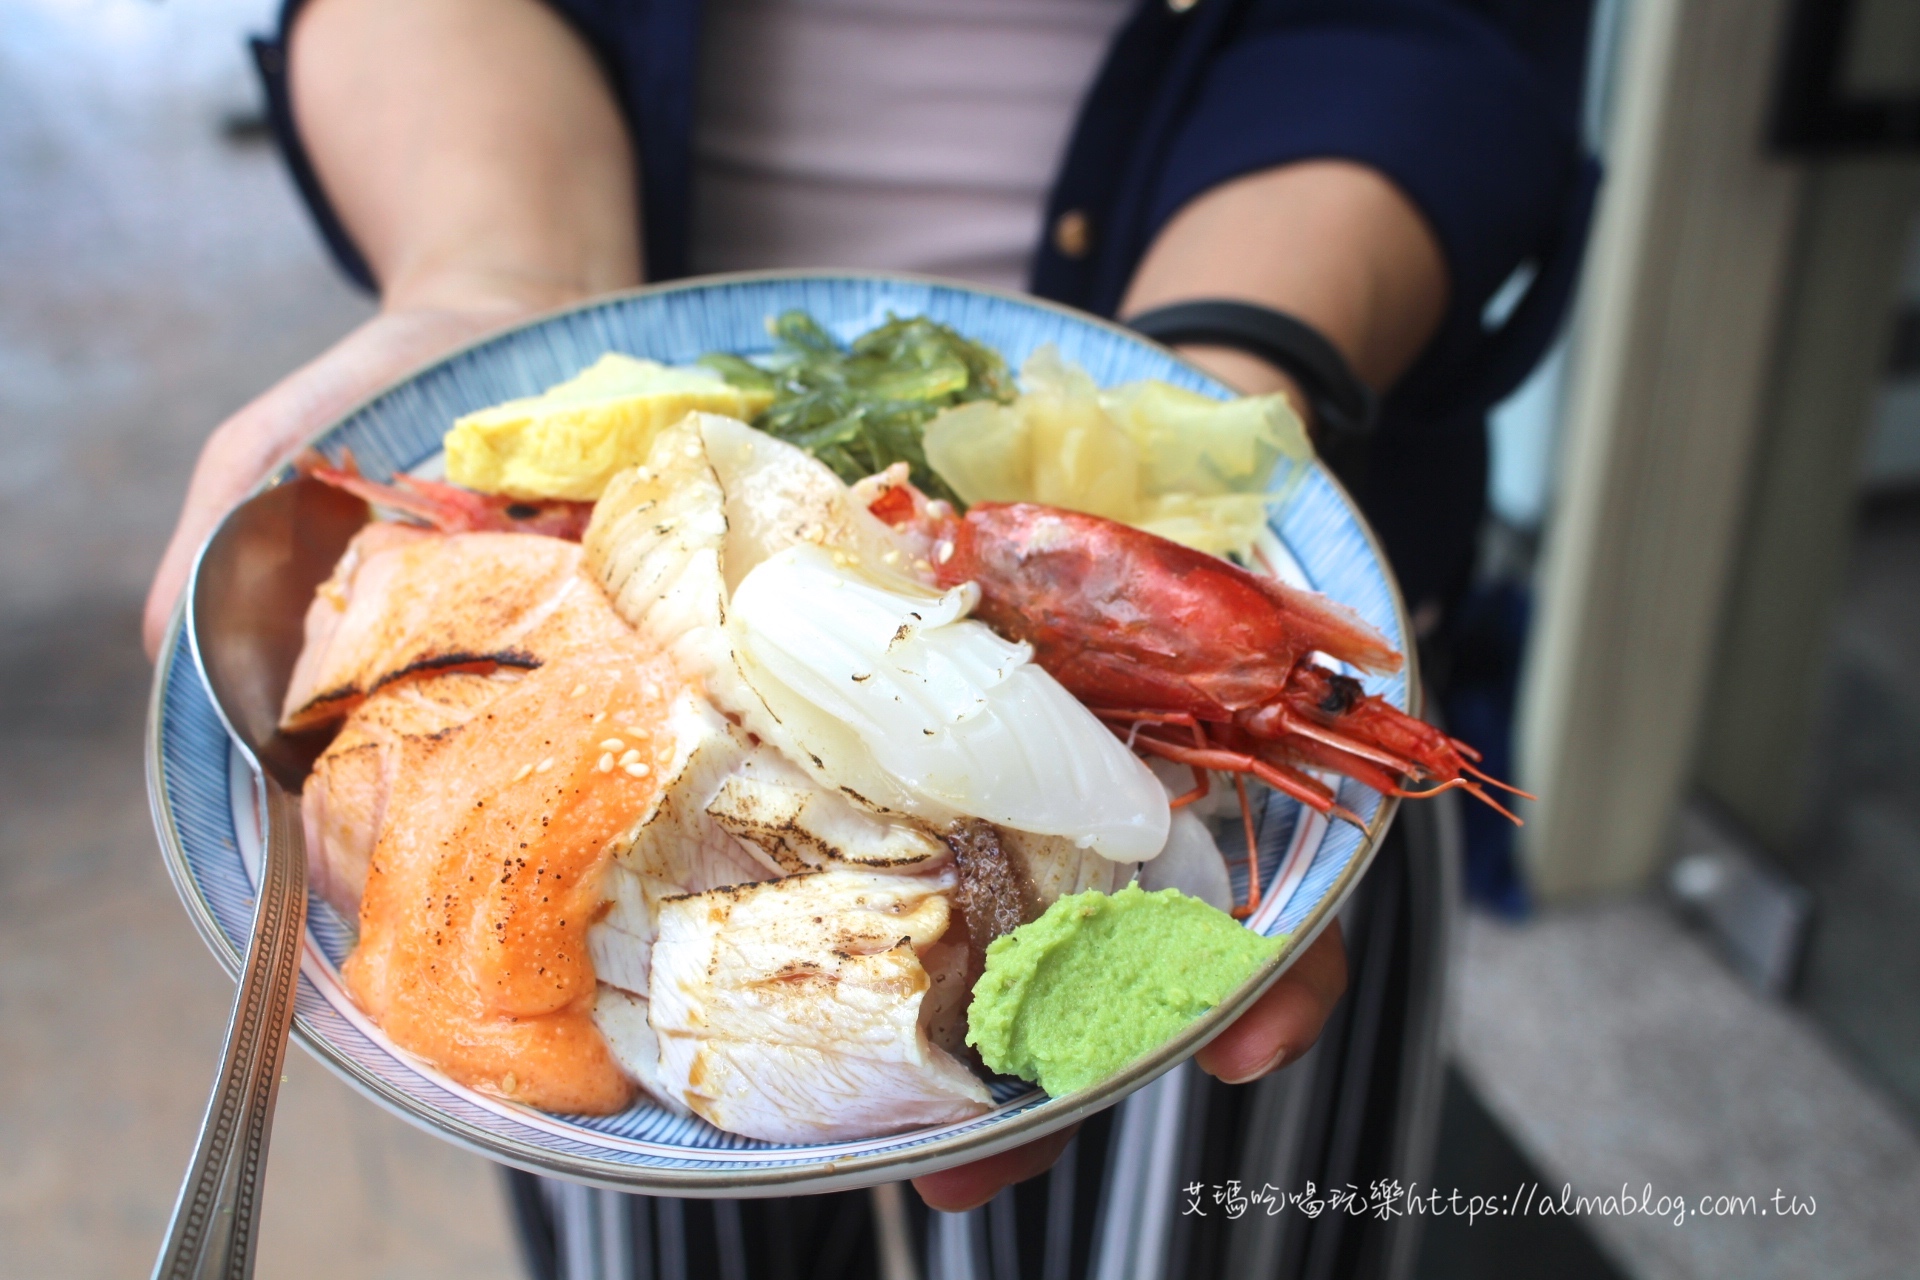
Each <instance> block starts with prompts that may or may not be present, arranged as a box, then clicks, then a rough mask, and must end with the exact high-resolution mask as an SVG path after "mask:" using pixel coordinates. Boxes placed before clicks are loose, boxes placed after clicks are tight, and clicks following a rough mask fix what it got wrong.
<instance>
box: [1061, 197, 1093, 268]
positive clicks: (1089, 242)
mask: <svg viewBox="0 0 1920 1280" xmlns="http://www.w3.org/2000/svg"><path fill="white" fill-rule="evenodd" d="M1053 247H1054V248H1056V249H1058V250H1059V251H1060V254H1061V256H1062V257H1067V258H1084V257H1086V256H1087V250H1088V249H1090V248H1092V247H1093V224H1092V223H1091V222H1089V221H1088V220H1087V215H1086V211H1085V210H1083V209H1069V210H1067V211H1066V212H1065V213H1063V214H1061V215H1060V216H1059V217H1058V218H1056V219H1054V223H1053Z"/></svg>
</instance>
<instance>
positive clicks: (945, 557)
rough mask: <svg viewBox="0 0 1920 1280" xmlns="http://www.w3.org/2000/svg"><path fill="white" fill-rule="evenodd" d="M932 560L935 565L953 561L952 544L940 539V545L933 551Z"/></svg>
mask: <svg viewBox="0 0 1920 1280" xmlns="http://www.w3.org/2000/svg"><path fill="white" fill-rule="evenodd" d="M933 558H934V561H935V563H937V564H945V563H946V562H947V561H949V560H951V559H953V544H952V543H951V542H948V541H946V540H945V539H942V540H941V542H940V545H939V546H937V547H935V548H934V549H933Z"/></svg>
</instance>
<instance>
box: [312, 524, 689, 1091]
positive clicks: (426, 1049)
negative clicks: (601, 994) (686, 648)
mask: <svg viewBox="0 0 1920 1280" xmlns="http://www.w3.org/2000/svg"><path fill="white" fill-rule="evenodd" d="M477 536H484V535H477ZM509 536H511V535H509ZM589 586H591V584H589ZM680 693H681V686H680V683H679V681H678V679H677V677H676V676H675V675H674V674H673V669H672V667H671V665H670V664H669V663H667V662H665V661H664V660H659V659H654V658H650V657H649V656H648V655H647V653H646V651H645V650H644V649H643V648H642V646H641V645H640V644H639V643H638V641H636V640H635V639H634V638H633V637H632V636H631V635H630V634H629V635H627V636H626V637H624V638H623V639H622V640H621V641H620V642H618V643H612V644H607V645H602V646H599V647H597V648H595V649H593V650H589V651H580V652H574V653H570V654H565V655H563V656H560V657H558V658H555V659H553V660H551V661H548V662H547V663H545V664H544V665H542V666H541V667H539V668H538V669H537V670H534V671H531V672H529V673H527V674H526V675H525V676H524V677H522V678H521V679H519V680H517V681H514V682H512V683H511V685H510V686H509V687H507V688H506V689H505V690H504V691H502V692H500V693H499V696H498V697H496V698H495V699H494V700H493V701H492V702H491V703H489V704H488V705H487V706H486V707H485V709H484V710H482V711H480V712H479V713H478V714H477V715H475V716H473V717H472V718H471V719H469V720H467V721H466V722H465V723H464V724H460V725H457V726H454V727H452V728H450V729H448V730H447V731H446V735H445V741H444V743H443V744H442V745H441V746H439V747H438V749H437V750H436V751H435V753H434V755H433V757H432V761H431V765H430V767H420V768H407V769H400V770H397V771H396V772H395V774H394V776H393V778H392V782H391V787H390V794H389V796H388V799H387V803H386V810H385V812H386V818H385V823H384V827H383V829H382V831H381V834H380V838H379V841H378V843H377V844H376V845H375V847H374V850H373V856H372V860H371V865H370V867H369V869H368V872H367V878H366V888H365V892H364V894H363V896H362V898H361V903H360V944H359V946H358V947H357V948H356V949H355V950H354V952H353V954H352V955H350V956H349V957H348V958H347V963H346V965H345V966H344V969H343V976H344V977H345V979H346V985H347V989H348V991H349V992H350V993H351V994H352V996H353V998H354V999H355V1000H356V1001H357V1002H358V1003H359V1004H360V1006H361V1007H362V1008H363V1009H365V1010H366V1012H367V1014H368V1015H369V1016H370V1017H372V1018H373V1020H374V1021H375V1022H377V1023H378V1024H379V1025H380V1027H381V1028H382V1029H383V1030H384V1031H385V1032H386V1033H387V1035H388V1036H389V1037H390V1038H391V1039H392V1040H393V1042H394V1043H395V1044H397V1045H399V1046H400V1047H401V1048H403V1049H406V1050H408V1051H410V1052H412V1053H415V1054H418V1055H420V1056H421V1057H422V1058H425V1059H427V1060H428V1061H430V1062H432V1063H433V1064H435V1065H436V1066H438V1067H439V1068H440V1069H441V1070H443V1071H445V1072H446V1073H447V1074H448V1075H449V1076H451V1077H452V1078H453V1079H455V1080H458V1081H460V1082H461V1083H463V1084H466V1085H469V1086H471V1087H473V1088H476V1089H480V1090H483V1091H485V1092H489V1093H493V1094H497V1095H499V1096H501V1097H504V1098H510V1099H513V1100H515V1101H518V1102H524V1103H527V1104H528V1105H531V1106H536V1107H543V1108H546V1109H548V1110H552V1111H563V1112H578V1113H605V1112H611V1111H617V1110H619V1109H620V1108H621V1107H624V1106H625V1105H626V1104H627V1102H628V1100H629V1099H630V1097H631V1096H632V1091H633V1085H632V1083H631V1082H630V1080H629V1079H628V1077H627V1075H626V1074H625V1073H624V1072H623V1071H622V1070H621V1069H620V1066H619V1064H618V1063H617V1062H616V1061H615V1060H614V1058H613V1056H612V1054H611V1053H610V1052H609V1051H608V1047H607V1043H606V1041H605V1039H604V1038H603V1037H602V1035H601V1033H600V1031H599V1030H598V1029H597V1028H596V1027H595V1025H594V1021H593V1006H594V996H595V987H596V983H595V975H594V967H593V961H592V959H591V957H590V955H589V951H588V944H587V930H588V928H589V926H591V925H592V924H593V922H594V919H595V917H596V916H597V915H598V914H599V913H600V912H601V911H602V910H604V903H605V888H604V885H603V878H604V875H605V872H606V869H607V866H608V864H609V862H610V861H611V859H612V858H613V857H614V855H615V853H616V851H617V850H619V849H620V848H622V847H625V846H626V845H628V844H631V843H632V841H633V839H634V838H635V835H636V834H637V828H638V826H639V824H640V823H641V822H643V821H644V819H645V817H646V815H647V814H649V813H650V812H651V811H652V810H653V808H654V807H655V802H656V799H657V795H658V792H659V789H660V777H661V772H662V766H663V765H665V764H667V763H669V762H670V761H671V760H672V759H673V757H674V755H675V745H674V743H673V741H672V730H671V729H670V727H669V726H668V718H669V712H670V708H671V707H672V704H673V702H674V701H675V699H676V698H677V697H678V696H679V695H680ZM615 726H618V727H617V728H616V727H615Z"/></svg>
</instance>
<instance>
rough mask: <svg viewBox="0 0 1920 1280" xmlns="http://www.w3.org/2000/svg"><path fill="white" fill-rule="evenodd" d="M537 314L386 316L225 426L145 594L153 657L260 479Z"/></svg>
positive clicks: (458, 311)
mask: <svg viewBox="0 0 1920 1280" xmlns="http://www.w3.org/2000/svg"><path fill="white" fill-rule="evenodd" d="M531 309H532V308H531V307H529V306H527V305H524V304H521V303H518V302H511V301H505V300H500V301H490V302H486V303H469V304H465V305H461V306H457V307H454V306H447V307H418V308H410V309H404V310H388V311H382V312H381V313H380V314H379V315H377V316H375V317H374V318H373V319H371V320H369V321H367V322H366V323H365V324H363V325H361V326H360V327H359V328H357V329H355V330H354V331H353V332H351V333H349V334H348V335H347V336H346V337H344V338H342V339H341V340H340V341H339V342H337V343H335V344H334V345H333V347H332V348H330V349H329V350H328V351H327V352H326V353H325V354H324V355H322V356H320V357H319V358H318V359H317V360H314V361H313V362H312V363H310V364H308V365H306V366H305V367H303V368H301V369H299V370H297V371H296V372H294V373H293V374H291V375H290V376H288V377H287V378H285V379H283V380H282V381H281V382H280V383H278V384H277V385H276V386H274V387H273V388H271V389H270V390H268V391H267V392H266V393H265V394H264V395H262V396H260V397H259V398H258V399H256V400H254V401H253V402H252V403H251V404H249V405H247V406H246V407H245V408H244V409H242V410H240V412H238V413H236V414H234V415H233V416H232V417H231V418H228V419H227V420H226V421H225V422H223V423H221V424H220V426H219V427H218V428H216V429H215V431H214V433H213V434H212V435H211V436H209V437H208V438H207V443H206V445H205V446H204V447H203V448H202V449H201V450H200V460H199V462H198V463H196V464H195V466H194V469H193V480H192V482H191V483H190V484H189V485H188V487H187V500H186V505H185V506H184V507H183V508H182V510H181V512H180V520H179V523H178V524H176V525H175V526H174V530H173V538H172V540H171V541H169V542H168V544H167V550H166V554H165V555H163V556H162V557H161V559H160V568H159V571H158V572H156V573H155V574H154V579H153V586H152V588H151V590H149V592H148V594H147V612H146V619H145V625H144V627H143V629H142V630H143V635H144V639H145V641H146V646H147V656H148V657H149V658H151V657H153V656H154V655H155V654H157V653H158V652H159V649H160V643H161V641H162V640H163V639H165V637H166V633H167V624H168V622H169V621H170V620H171V618H172V616H173V607H174V604H175V602H176V601H177V600H178V599H179V598H180V592H181V590H182V589H183V588H184V587H185V586H186V582H187V573H188V571H189V570H190V569H191V568H192V566H193V557H194V554H195V553H196V552H197V551H198V550H199V549H200V544H201V542H202V541H204V540H205V539H206V536H207V535H208V534H209V533H211V532H212V531H213V527H214V526H215V525H216V524H218V523H219V522H220V519H221V517H222V516H224V515H226V513H227V511H228V510H229V509H231V508H232V506H233V505H234V504H235V503H236V502H238V501H240V499H241V498H243V497H245V496H246V493H247V491H248V490H249V489H251V488H252V487H253V486H254V485H255V484H257V483H258V482H259V480H260V478H261V477H262V476H264V475H266V474H267V473H268V472H270V471H272V470H273V469H274V468H275V467H276V466H278V465H279V464H280V463H281V462H283V461H285V460H286V459H287V458H289V457H291V456H292V455H293V454H294V453H296V452H298V450H299V449H300V447H301V446H302V445H304V444H305V443H306V442H307V441H308V440H309V439H310V438H312V437H313V435H314V434H315V433H317V432H318V431H320V430H321V428H323V427H325V426H327V424H329V423H331V422H332V421H334V419H336V418H338V417H340V416H341V415H342V414H344V413H346V412H347V411H348V410H349V409H351V408H353V406H354V405H356V404H358V403H359V402H360V401H362V400H364V399H366V398H367V397H368V396H369V395H372V394H373V393H374V392H375V391H378V390H379V389H380V388H381V387H383V386H385V385H386V384H388V383H389V382H392V381H394V380H395V379H397V378H399V377H401V376H402V375H404V374H406V373H408V372H410V371H411V370H413V369H414V368H416V367H418V366H420V365H422V364H425V363H426V362H427V361H429V360H431V359H433V358H434V357H435V356H437V355H441V354H443V353H444V352H446V351H448V350H451V349H452V348H454V347H457V346H459V345H461V344H462V343H465V342H469V341H471V340H473V339H474V338H477V337H479V336H480V335H481V334H484V333H487V332H489V331H491V330H493V329H498V328H500V327H501V326H503V325H506V324H509V323H511V322H512V321H514V320H517V319H519V318H521V317H522V316H524V315H526V314H527V313H528V312H529V311H530V310H531Z"/></svg>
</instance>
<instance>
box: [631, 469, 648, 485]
mask: <svg viewBox="0 0 1920 1280" xmlns="http://www.w3.org/2000/svg"><path fill="white" fill-rule="evenodd" d="M633 478H634V479H636V480H638V481H640V483H642V484H645V483H646V482H647V481H649V480H651V479H653V472H652V471H649V470H648V469H647V468H645V467H635V468H634V469H633Z"/></svg>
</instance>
